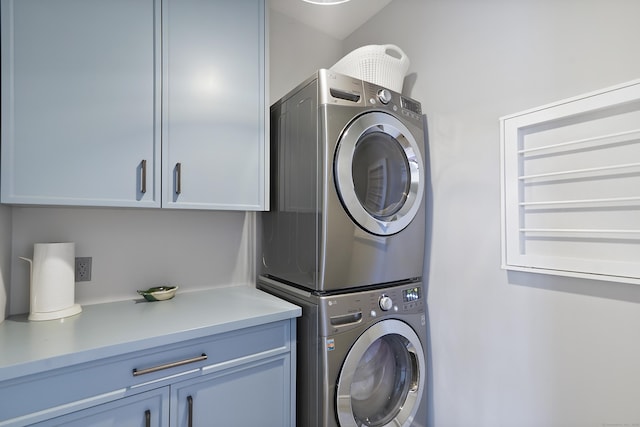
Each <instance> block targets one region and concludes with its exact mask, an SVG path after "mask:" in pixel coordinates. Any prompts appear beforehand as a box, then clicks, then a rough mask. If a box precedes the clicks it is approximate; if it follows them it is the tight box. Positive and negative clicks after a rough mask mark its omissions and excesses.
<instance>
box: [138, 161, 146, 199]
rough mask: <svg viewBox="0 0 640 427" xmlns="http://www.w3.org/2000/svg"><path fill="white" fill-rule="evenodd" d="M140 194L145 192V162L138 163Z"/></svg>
mask: <svg viewBox="0 0 640 427" xmlns="http://www.w3.org/2000/svg"><path fill="white" fill-rule="evenodd" d="M140 192H141V193H142V194H144V193H146V192H147V161H146V160H143V161H141V162H140Z"/></svg>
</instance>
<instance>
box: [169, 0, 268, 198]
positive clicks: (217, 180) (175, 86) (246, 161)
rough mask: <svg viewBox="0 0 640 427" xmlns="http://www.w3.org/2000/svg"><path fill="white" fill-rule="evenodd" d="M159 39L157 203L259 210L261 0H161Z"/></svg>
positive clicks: (262, 174) (263, 184)
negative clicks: (159, 172)
mask: <svg viewBox="0 0 640 427" xmlns="http://www.w3.org/2000/svg"><path fill="white" fill-rule="evenodd" d="M163 42H164V43H163V90H164V92H163V101H162V102H163V141H162V156H163V171H164V175H163V207H168V208H189V209H237V210H264V209H265V208H266V206H267V203H268V202H267V200H266V198H267V194H268V193H267V191H266V188H267V186H268V179H267V177H266V170H265V169H266V168H265V166H266V157H265V156H266V155H267V153H266V150H265V144H266V143H265V133H266V128H265V126H266V120H265V117H266V103H265V99H266V93H265V11H264V0H199V1H195V0H163Z"/></svg>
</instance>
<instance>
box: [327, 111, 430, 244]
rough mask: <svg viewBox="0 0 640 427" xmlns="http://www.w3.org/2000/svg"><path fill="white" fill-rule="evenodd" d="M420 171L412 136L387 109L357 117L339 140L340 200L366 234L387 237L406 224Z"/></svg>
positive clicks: (417, 198) (419, 191) (420, 185)
mask: <svg viewBox="0 0 640 427" xmlns="http://www.w3.org/2000/svg"><path fill="white" fill-rule="evenodd" d="M423 171H424V165H423V161H422V156H421V154H420V148H419V146H418V144H417V143H416V140H415V138H414V137H413V135H412V134H411V132H410V131H409V129H407V127H406V126H405V125H404V124H402V122H401V121H400V120H398V119H397V118H395V117H394V116H392V115H390V114H387V113H382V112H370V113H365V114H363V115H361V116H359V117H357V118H356V119H355V120H354V121H353V122H351V124H350V125H348V127H347V129H346V130H345V131H344V132H343V133H342V135H341V136H340V140H339V141H338V148H337V149H336V155H335V160H334V176H335V181H336V187H337V190H338V194H339V196H340V200H341V202H342V205H343V206H344V208H345V209H346V210H347V212H348V213H349V215H350V216H351V218H353V220H354V221H355V222H356V223H357V224H358V225H359V226H360V227H361V228H363V229H364V230H365V231H368V232H369V233H372V234H375V235H379V236H388V235H392V234H395V233H398V232H400V231H402V230H403V229H404V228H405V227H407V226H408V225H409V223H411V221H412V220H413V218H414V217H415V215H416V213H417V212H418V209H419V208H420V203H421V202H422V197H423V193H424V176H423V173H424V172H423Z"/></svg>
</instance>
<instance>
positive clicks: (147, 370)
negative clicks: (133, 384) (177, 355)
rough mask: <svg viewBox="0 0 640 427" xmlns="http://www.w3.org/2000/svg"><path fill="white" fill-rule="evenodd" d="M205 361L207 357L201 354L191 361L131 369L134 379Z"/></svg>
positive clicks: (185, 360)
mask: <svg viewBox="0 0 640 427" xmlns="http://www.w3.org/2000/svg"><path fill="white" fill-rule="evenodd" d="M202 360H207V355H206V354H205V353H202V354H201V355H200V356H197V357H192V358H191V359H184V360H178V361H177V362H171V363H165V364H164V365H158V366H153V367H151V368H145V369H135V368H134V369H133V371H132V373H133V376H134V377H137V376H139V375H144V374H150V373H152V372H158V371H162V370H163V369H169V368H175V367H177V366H182V365H188V364H189V363H195V362H200V361H202Z"/></svg>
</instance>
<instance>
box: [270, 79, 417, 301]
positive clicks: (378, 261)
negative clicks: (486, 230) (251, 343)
mask: <svg viewBox="0 0 640 427" xmlns="http://www.w3.org/2000/svg"><path fill="white" fill-rule="evenodd" d="M270 128H271V152H270V162H271V165H270V166H271V168H270V169H271V176H270V179H271V194H270V198H271V210H270V211H269V212H266V213H265V214H263V215H262V239H263V240H262V269H261V271H260V273H261V274H263V275H266V276H269V277H272V278H275V279H277V280H280V281H285V282H289V283H293V284H296V285H300V286H303V287H305V288H307V289H312V290H318V291H329V292H330V291H334V290H344V289H351V288H358V287H362V286H369V285H378V284H387V283H394V282H397V281H401V280H405V279H410V278H416V279H419V278H420V277H422V269H423V262H424V260H423V258H424V244H425V235H424V233H425V205H424V200H425V197H424V191H425V181H426V170H425V161H424V158H425V157H424V156H425V137H424V135H425V131H424V128H425V123H424V117H423V115H422V109H421V105H420V103H419V102H417V101H415V100H413V99H410V98H408V97H406V96H403V95H401V94H399V93H396V92H393V91H391V90H389V89H386V88H384V87H381V86H378V85H375V84H372V83H369V82H365V81H362V80H359V79H355V78H352V77H348V76H345V75H341V74H338V73H335V72H333V71H329V70H319V71H318V72H317V73H315V74H314V75H313V76H312V77H311V78H309V79H307V80H306V81H305V82H303V83H302V84H300V85H299V86H297V87H296V88H295V89H294V90H292V91H291V92H290V93H289V94H287V95H285V96H284V97H283V98H282V99H280V100H279V101H277V102H276V103H274V104H273V105H272V107H271V127H270Z"/></svg>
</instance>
